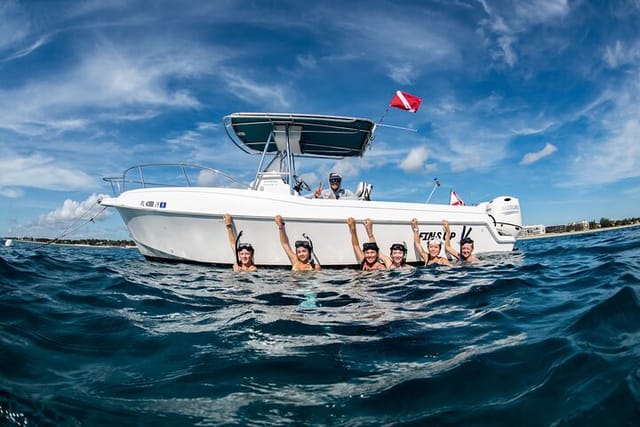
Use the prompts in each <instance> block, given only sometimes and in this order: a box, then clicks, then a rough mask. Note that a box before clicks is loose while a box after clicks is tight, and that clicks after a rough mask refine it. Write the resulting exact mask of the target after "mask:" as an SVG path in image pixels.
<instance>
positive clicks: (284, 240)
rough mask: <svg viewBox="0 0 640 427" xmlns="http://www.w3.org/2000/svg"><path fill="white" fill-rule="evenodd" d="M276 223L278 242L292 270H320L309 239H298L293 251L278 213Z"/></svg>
mask: <svg viewBox="0 0 640 427" xmlns="http://www.w3.org/2000/svg"><path fill="white" fill-rule="evenodd" d="M275 221H276V225H277V226H278V232H279V235H280V244H281V245H282V249H284V252H285V253H286V254H287V256H288V257H289V260H290V261H291V270H292V271H312V270H316V271H317V270H321V267H320V263H319V262H318V261H317V259H314V258H315V257H314V256H313V246H312V245H311V241H310V240H298V241H296V243H295V247H296V250H295V252H294V251H293V250H292V249H291V245H290V244H289V238H288V237H287V232H286V231H285V229H284V220H283V219H282V217H281V216H280V215H276V217H275Z"/></svg>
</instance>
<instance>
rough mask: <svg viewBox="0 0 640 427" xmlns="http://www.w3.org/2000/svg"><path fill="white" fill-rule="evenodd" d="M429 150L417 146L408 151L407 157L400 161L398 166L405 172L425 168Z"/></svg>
mask: <svg viewBox="0 0 640 427" xmlns="http://www.w3.org/2000/svg"><path fill="white" fill-rule="evenodd" d="M428 158H429V151H428V150H427V149H426V148H425V147H417V148H414V149H412V150H411V151H409V154H407V157H405V159H404V160H402V162H400V168H401V169H402V170H404V171H407V172H416V171H419V170H422V169H424V168H425V161H426V160H427V159H428Z"/></svg>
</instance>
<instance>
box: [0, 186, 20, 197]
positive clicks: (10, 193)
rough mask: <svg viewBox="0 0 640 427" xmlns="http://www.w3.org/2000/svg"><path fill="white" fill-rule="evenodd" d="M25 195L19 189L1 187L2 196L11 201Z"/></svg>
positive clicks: (0, 193)
mask: <svg viewBox="0 0 640 427" xmlns="http://www.w3.org/2000/svg"><path fill="white" fill-rule="evenodd" d="M23 195H24V191H22V190H21V189H19V188H11V187H0V196H4V197H7V198H9V199H17V198H19V197H22V196H23Z"/></svg>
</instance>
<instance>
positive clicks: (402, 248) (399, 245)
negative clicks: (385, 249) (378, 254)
mask: <svg viewBox="0 0 640 427" xmlns="http://www.w3.org/2000/svg"><path fill="white" fill-rule="evenodd" d="M392 251H402V252H403V253H405V254H406V253H407V247H406V246H405V245H404V244H402V243H394V244H392V245H391V247H390V248H389V252H392Z"/></svg>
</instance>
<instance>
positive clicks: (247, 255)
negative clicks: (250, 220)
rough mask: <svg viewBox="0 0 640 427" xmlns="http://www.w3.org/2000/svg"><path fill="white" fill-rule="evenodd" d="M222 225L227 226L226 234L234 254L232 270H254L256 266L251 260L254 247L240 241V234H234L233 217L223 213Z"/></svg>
mask: <svg viewBox="0 0 640 427" xmlns="http://www.w3.org/2000/svg"><path fill="white" fill-rule="evenodd" d="M224 225H225V227H226V228H227V235H228V237H229V244H230V245H231V250H233V252H234V253H235V254H236V262H235V263H233V271H256V270H257V269H258V268H257V267H256V266H255V264H254V261H253V255H254V252H255V251H254V249H253V246H252V245H251V243H240V242H239V240H240V235H242V231H241V232H240V235H238V236H236V234H235V231H234V230H233V218H231V215H229V214H225V215H224Z"/></svg>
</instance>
